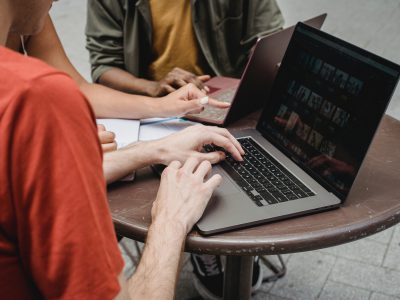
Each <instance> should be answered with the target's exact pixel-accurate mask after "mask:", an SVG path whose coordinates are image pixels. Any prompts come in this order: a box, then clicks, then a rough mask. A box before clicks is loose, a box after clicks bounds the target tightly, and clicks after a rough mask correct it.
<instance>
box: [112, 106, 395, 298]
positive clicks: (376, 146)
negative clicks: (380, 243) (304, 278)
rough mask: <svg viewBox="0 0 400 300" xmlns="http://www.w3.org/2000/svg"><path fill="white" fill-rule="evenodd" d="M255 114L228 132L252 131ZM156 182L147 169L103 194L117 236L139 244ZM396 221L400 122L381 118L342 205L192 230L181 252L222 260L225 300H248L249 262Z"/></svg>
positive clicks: (368, 232) (341, 239)
mask: <svg viewBox="0 0 400 300" xmlns="http://www.w3.org/2000/svg"><path fill="white" fill-rule="evenodd" d="M258 115H259V113H254V114H252V115H250V116H248V117H246V118H245V119H243V120H240V121H239V122H236V123H235V124H233V125H232V126H230V127H229V128H234V129H244V128H249V127H254V126H255V124H256V120H257V119H258ZM158 185H159V179H158V178H157V176H156V175H154V174H153V173H152V171H151V170H150V168H145V169H142V170H140V171H138V172H137V173H136V179H135V181H134V182H133V183H117V184H114V185H111V186H110V187H109V189H108V199H109V204H110V209H111V213H112V218H113V221H114V225H115V228H116V231H117V233H118V234H119V235H122V236H125V237H128V238H131V239H134V240H138V241H144V240H145V237H146V234H147V230H148V227H149V224H150V221H151V216H150V210H151V205H152V201H153V200H154V199H155V197H156V193H157V189H158ZM399 221H400V122H399V121H398V120H396V119H394V118H392V117H389V116H385V117H384V119H383V121H382V123H381V126H380V128H379V131H378V133H377V135H376V137H375V139H374V142H373V144H372V145H371V147H370V150H369V152H368V155H367V158H366V159H365V161H364V163H363V165H362V167H361V169H360V172H359V175H358V176H357V179H356V181H355V183H354V186H353V188H352V190H351V192H350V194H349V196H348V199H347V201H346V202H345V204H344V205H343V206H342V207H341V208H339V209H335V210H331V211H327V212H322V213H318V214H313V215H307V216H303V217H297V218H292V219H288V220H284V221H279V222H274V223H269V224H265V225H259V226H255V227H250V228H246V229H242V230H236V231H232V232H228V233H222V234H217V235H214V236H211V237H203V236H201V235H200V234H199V233H198V232H197V231H196V230H193V231H192V232H191V233H190V234H189V235H188V237H187V239H186V247H185V251H188V252H195V253H203V254H215V255H227V264H226V276H225V288H224V299H243V300H244V299H249V298H250V286H251V274H252V267H253V264H252V257H253V256H255V255H276V254H285V253H295V252H301V251H309V250H316V249H321V248H325V247H330V246H335V245H339V244H343V243H347V242H351V241H355V240H357V239H360V238H363V237H366V236H368V235H371V234H374V233H377V232H379V231H382V230H384V229H386V228H389V227H390V226H393V225H395V224H396V223H398V222H399Z"/></svg>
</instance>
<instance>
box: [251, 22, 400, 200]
mask: <svg viewBox="0 0 400 300" xmlns="http://www.w3.org/2000/svg"><path fill="white" fill-rule="evenodd" d="M398 77H399V67H398V66H396V65H395V64H393V63H390V62H388V61H386V60H384V59H382V58H379V57H377V56H375V55H373V54H370V53H368V52H366V51H364V50H361V49H359V48H357V47H355V46H352V45H350V44H348V43H346V42H343V41H341V40H339V39H336V38H334V37H332V36H330V35H328V34H326V33H323V32H320V31H317V30H315V29H312V28H310V27H308V26H306V25H303V24H298V25H297V27H296V29H295V32H294V34H293V37H292V40H291V42H290V45H289V47H288V49H287V52H286V54H285V58H284V60H283V61H282V64H281V67H280V70H279V73H278V75H277V78H276V80H275V83H274V88H273V91H272V92H271V95H270V98H269V100H268V103H267V105H266V107H265V109H264V111H263V115H262V117H261V119H260V121H259V124H258V127H257V128H258V130H259V131H260V132H261V133H262V134H263V135H264V136H266V137H267V138H268V140H269V141H270V142H272V143H273V144H274V145H275V146H277V147H278V148H279V149H280V150H281V151H283V152H284V153H285V154H286V155H288V156H289V157H290V158H292V160H293V161H295V162H296V163H297V164H298V165H300V166H301V167H302V169H303V170H305V171H306V172H307V173H309V174H310V175H311V176H312V177H314V179H316V180H317V181H318V182H319V183H320V184H321V185H323V186H325V188H327V189H328V190H329V191H331V192H333V193H335V194H336V195H337V196H338V197H339V198H340V199H342V200H343V199H344V198H345V197H346V196H347V194H348V192H349V190H350V188H351V185H352V183H353V181H354V179H355V176H356V174H357V172H358V169H359V168H360V165H361V163H362V160H363V159H364V157H365V154H366V152H367V150H368V147H369V145H370V143H371V141H372V138H373V136H374V133H375V131H376V129H377V127H378V124H379V122H380V119H381V117H382V115H383V113H384V111H385V109H386V107H387V105H388V103H389V100H390V97H391V95H392V94H393V91H394V89H395V86H396V83H397V81H398Z"/></svg>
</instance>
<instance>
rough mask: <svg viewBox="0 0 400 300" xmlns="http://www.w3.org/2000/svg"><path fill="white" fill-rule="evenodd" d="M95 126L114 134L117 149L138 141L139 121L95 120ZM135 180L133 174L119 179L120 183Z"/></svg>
mask: <svg viewBox="0 0 400 300" xmlns="http://www.w3.org/2000/svg"><path fill="white" fill-rule="evenodd" d="M96 122H97V124H102V125H104V126H105V127H106V130H107V131H112V132H114V133H115V141H116V142H117V149H119V148H122V147H125V146H126V145H129V144H131V143H134V142H137V141H138V139H139V127H140V121H137V120H125V119H97V120H96ZM134 178H135V172H132V174H131V175H128V176H126V177H124V178H123V179H121V180H122V181H132V180H133V179H134Z"/></svg>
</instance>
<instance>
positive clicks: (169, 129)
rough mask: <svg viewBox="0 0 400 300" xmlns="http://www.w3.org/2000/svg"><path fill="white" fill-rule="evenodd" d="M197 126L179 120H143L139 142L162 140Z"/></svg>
mask: <svg viewBox="0 0 400 300" xmlns="http://www.w3.org/2000/svg"><path fill="white" fill-rule="evenodd" d="M195 124H197V123H195V122H191V121H187V120H184V119H179V118H167V119H146V120H141V125H140V131H139V141H151V140H156V139H161V138H163V137H166V136H168V135H170V134H172V133H175V132H178V131H181V130H182V129H185V128H187V127H189V126H192V125H195Z"/></svg>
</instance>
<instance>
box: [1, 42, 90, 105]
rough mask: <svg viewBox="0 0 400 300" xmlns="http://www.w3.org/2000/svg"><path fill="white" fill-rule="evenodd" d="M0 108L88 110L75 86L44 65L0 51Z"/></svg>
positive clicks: (65, 75)
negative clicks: (74, 108) (79, 108)
mask: <svg viewBox="0 0 400 300" xmlns="http://www.w3.org/2000/svg"><path fill="white" fill-rule="evenodd" d="M0 83H1V84H0V95H1V98H2V100H1V104H0V105H1V106H3V108H4V106H9V105H11V106H13V105H18V106H20V105H21V104H23V105H24V106H26V107H30V108H31V109H32V108H33V109H41V110H46V108H50V107H52V108H53V109H54V108H55V107H56V108H57V107H58V108H60V109H66V110H68V109H69V107H71V106H76V105H78V106H81V107H86V108H87V107H89V105H88V103H87V101H86V100H85V98H84V97H83V95H82V94H81V93H80V91H79V88H78V86H77V85H76V84H75V82H74V81H73V80H72V79H71V78H70V77H69V76H68V75H67V74H65V73H63V72H61V71H58V70H56V69H54V68H52V67H50V66H48V65H47V64H45V63H44V62H42V61H40V60H37V59H34V58H30V57H25V56H23V55H21V54H19V53H16V52H14V51H10V50H8V49H5V48H0ZM0 110H1V109H0Z"/></svg>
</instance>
